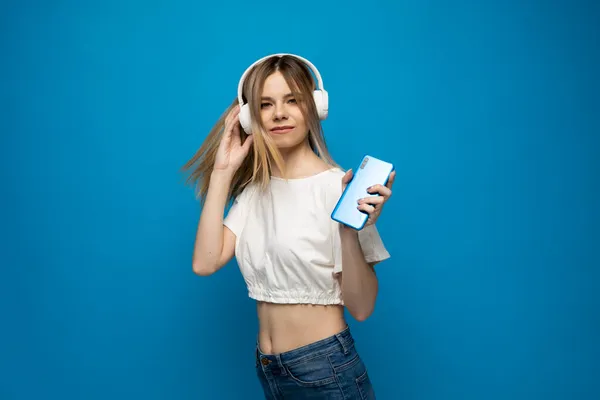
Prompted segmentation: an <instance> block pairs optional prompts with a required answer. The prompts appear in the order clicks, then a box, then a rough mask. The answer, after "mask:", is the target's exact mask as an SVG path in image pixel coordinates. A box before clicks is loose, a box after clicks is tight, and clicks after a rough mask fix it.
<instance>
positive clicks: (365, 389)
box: [356, 369, 375, 400]
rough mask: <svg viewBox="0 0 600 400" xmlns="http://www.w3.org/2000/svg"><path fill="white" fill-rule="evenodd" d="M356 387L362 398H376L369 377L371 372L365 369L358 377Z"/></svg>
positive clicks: (363, 399) (365, 399)
mask: <svg viewBox="0 0 600 400" xmlns="http://www.w3.org/2000/svg"><path fill="white" fill-rule="evenodd" d="M356 387H357V388H358V392H359V393H360V398H361V400H375V391H374V390H373V385H372V384H371V379H369V373H368V372H367V370H366V369H365V372H363V373H362V374H361V375H360V376H359V377H358V378H356Z"/></svg>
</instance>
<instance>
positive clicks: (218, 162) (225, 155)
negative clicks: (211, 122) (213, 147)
mask: <svg viewBox="0 0 600 400" xmlns="http://www.w3.org/2000/svg"><path fill="white" fill-rule="evenodd" d="M239 115H240V106H239V105H237V106H235V107H234V108H233V109H232V110H231V111H230V112H229V114H227V117H226V118H225V128H224V130H223V138H222V139H221V143H220V144H219V148H218V149H217V155H216V157H215V165H214V167H213V168H214V169H215V170H220V171H229V172H231V173H234V172H235V171H237V169H238V168H239V167H240V165H242V162H243V161H244V159H245V158H246V156H247V155H248V151H249V150H250V146H251V145H252V141H253V139H252V136H251V135H250V136H248V137H247V138H246V140H245V141H244V144H242V137H241V135H240V122H239Z"/></svg>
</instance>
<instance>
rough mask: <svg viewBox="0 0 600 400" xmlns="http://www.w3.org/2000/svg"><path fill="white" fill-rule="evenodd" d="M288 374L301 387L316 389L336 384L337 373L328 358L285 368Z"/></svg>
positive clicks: (319, 358) (318, 358)
mask: <svg viewBox="0 0 600 400" xmlns="http://www.w3.org/2000/svg"><path fill="white" fill-rule="evenodd" d="M285 370H286V373H287V374H288V375H289V376H290V378H291V379H292V380H293V381H294V382H296V383H297V384H298V385H300V386H304V387H316V386H324V385H329V384H331V383H334V382H335V381H336V377H335V372H334V371H333V367H332V366H331V363H330V362H329V359H328V358H327V356H322V357H317V358H313V359H311V360H307V361H303V362H299V363H296V364H292V365H286V366H285Z"/></svg>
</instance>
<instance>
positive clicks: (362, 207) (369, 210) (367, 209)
mask: <svg viewBox="0 0 600 400" xmlns="http://www.w3.org/2000/svg"><path fill="white" fill-rule="evenodd" d="M357 208H358V209H359V210H360V211H363V212H366V213H367V214H369V215H370V214H371V213H372V212H373V211H375V207H373V206H372V205H370V204H367V203H362V204H360V205H359V206H358V207H357Z"/></svg>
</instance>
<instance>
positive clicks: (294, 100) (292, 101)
mask: <svg viewBox="0 0 600 400" xmlns="http://www.w3.org/2000/svg"><path fill="white" fill-rule="evenodd" d="M288 103H292V104H296V103H297V102H296V99H289V100H288Z"/></svg>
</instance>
